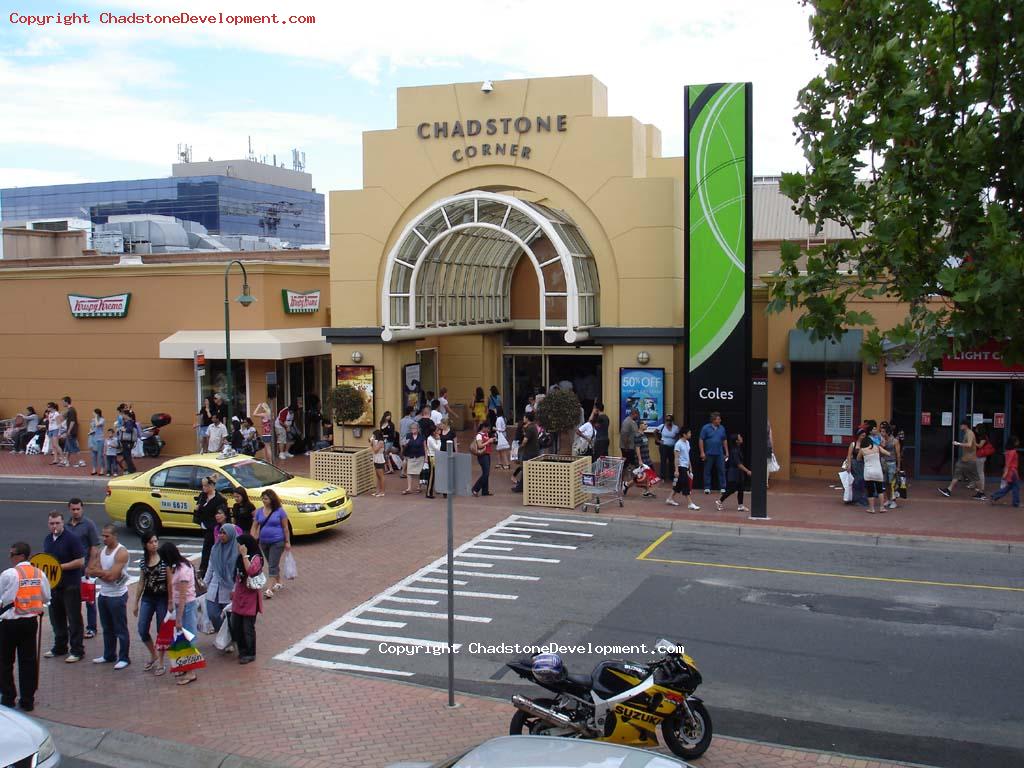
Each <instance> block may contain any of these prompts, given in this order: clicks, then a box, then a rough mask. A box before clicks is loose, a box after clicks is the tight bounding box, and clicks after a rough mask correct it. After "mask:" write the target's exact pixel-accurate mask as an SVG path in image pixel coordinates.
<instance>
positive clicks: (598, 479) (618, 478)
mask: <svg viewBox="0 0 1024 768" xmlns="http://www.w3.org/2000/svg"><path fill="white" fill-rule="evenodd" d="M624 464H625V459H616V458H613V457H611V456H602V457H601V458H600V459H598V460H597V461H595V462H594V463H593V464H592V465H591V467H590V471H589V472H584V473H583V474H582V475H581V476H580V483H581V485H582V489H583V493H585V494H586V495H588V496H590V501H585V502H584V503H583V507H582V510H583V511H584V512H586V511H587V507H593V508H594V510H595V511H597V512H598V513H600V511H601V503H602V499H603V500H605V503H609V502H611V501H618V502H619V506H620V507H621V506H622V468H623V465H624Z"/></svg>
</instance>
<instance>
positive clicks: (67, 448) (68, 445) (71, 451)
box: [62, 396, 85, 467]
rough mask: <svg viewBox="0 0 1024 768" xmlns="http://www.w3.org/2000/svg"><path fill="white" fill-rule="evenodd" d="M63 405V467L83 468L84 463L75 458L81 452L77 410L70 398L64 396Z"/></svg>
mask: <svg viewBox="0 0 1024 768" xmlns="http://www.w3.org/2000/svg"><path fill="white" fill-rule="evenodd" d="M62 402H63V403H64V426H65V434H64V466H65V467H84V466H85V462H84V461H82V460H81V459H78V458H76V457H77V456H78V453H79V451H80V450H81V449H80V448H79V445H78V433H79V423H78V409H76V408H75V407H74V406H73V405H72V404H71V398H70V397H67V396H65V397H64V399H63V401H62Z"/></svg>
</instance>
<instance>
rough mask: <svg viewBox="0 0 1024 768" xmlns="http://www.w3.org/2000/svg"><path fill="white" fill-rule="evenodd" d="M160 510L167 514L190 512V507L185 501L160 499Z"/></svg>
mask: <svg viewBox="0 0 1024 768" xmlns="http://www.w3.org/2000/svg"><path fill="white" fill-rule="evenodd" d="M160 509H165V510H167V511H168V512H190V511H191V510H192V505H191V504H189V503H188V502H187V501H175V500H174V499H160Z"/></svg>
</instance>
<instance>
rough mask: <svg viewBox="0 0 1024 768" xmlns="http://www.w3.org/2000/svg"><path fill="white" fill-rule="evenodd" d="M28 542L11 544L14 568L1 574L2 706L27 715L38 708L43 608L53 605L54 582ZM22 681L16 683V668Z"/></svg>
mask: <svg viewBox="0 0 1024 768" xmlns="http://www.w3.org/2000/svg"><path fill="white" fill-rule="evenodd" d="M31 554H32V549H31V547H29V545H28V544H27V543H25V542H24V541H16V542H14V543H13V544H11V549H10V561H11V567H10V568H7V569H6V570H5V571H3V573H0V705H2V706H5V707H10V708H12V709H13V708H14V705H15V703H17V704H18V706H19V707H21V708H22V709H23V710H24V711H25V712H31V711H32V710H33V709H35V701H36V687H37V685H38V682H39V658H38V656H37V655H36V648H37V643H38V638H39V636H40V634H39V633H40V632H41V631H42V627H41V626H40V621H41V617H42V615H43V609H44V607H45V606H46V604H47V603H48V602H50V582H49V581H48V580H47V578H46V576H45V574H44V573H43V572H42V571H41V570H39V569H38V568H36V567H35V566H34V565H32V563H30V562H29V557H30V556H31ZM15 662H17V665H18V682H17V685H15V682H14V665H15Z"/></svg>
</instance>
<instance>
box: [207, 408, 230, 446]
mask: <svg viewBox="0 0 1024 768" xmlns="http://www.w3.org/2000/svg"><path fill="white" fill-rule="evenodd" d="M227 439H228V428H227V427H226V426H224V422H223V421H221V420H220V415H218V414H216V413H215V414H213V417H212V418H211V419H210V426H209V427H208V428H207V430H206V446H207V450H209V452H210V453H220V452H221V450H223V448H224V445H225V443H226V442H227Z"/></svg>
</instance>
